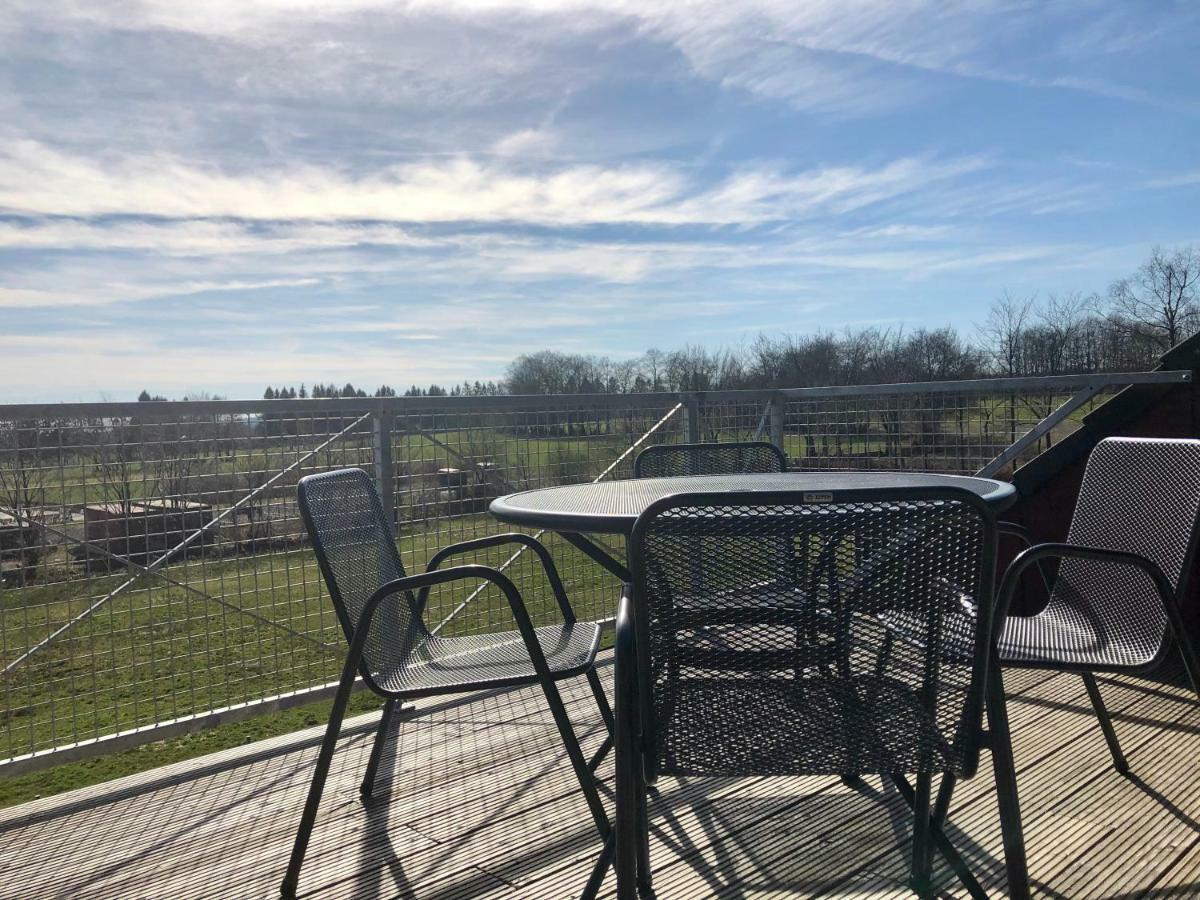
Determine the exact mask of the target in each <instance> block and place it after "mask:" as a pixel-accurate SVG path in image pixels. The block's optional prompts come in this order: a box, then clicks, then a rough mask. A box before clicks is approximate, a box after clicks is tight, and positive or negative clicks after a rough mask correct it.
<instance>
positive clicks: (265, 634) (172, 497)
mask: <svg viewBox="0 0 1200 900" xmlns="http://www.w3.org/2000/svg"><path fill="white" fill-rule="evenodd" d="M179 407H180V408H181V409H184V408H185V407H183V405H182V404H180V405H179ZM369 429H370V423H369V417H366V416H364V414H363V413H362V412H359V413H358V414H357V415H355V413H354V412H353V411H349V412H347V413H345V414H341V413H339V414H338V415H337V416H335V417H330V416H328V415H315V414H310V413H304V414H295V413H273V414H251V413H221V414H207V415H205V414H196V415H180V414H175V413H173V412H172V414H163V413H160V412H147V413H144V414H117V415H99V416H95V417H86V418H63V419H50V418H46V419H39V420H8V421H4V422H2V423H0V507H2V508H3V509H4V512H5V519H4V520H3V521H4V525H3V527H4V532H3V534H4V540H3V544H2V547H0V565H2V566H3V579H2V586H0V606H2V612H0V654H2V660H3V664H4V667H5V669H4V673H3V675H2V676H0V682H2V683H0V691H3V704H4V717H3V723H2V730H0V759H3V758H12V757H15V756H20V755H22V754H26V753H35V752H38V751H43V750H46V749H49V748H53V747H60V746H64V745H70V744H75V743H79V742H81V741H85V740H89V739H95V738H99V737H102V736H104V735H107V734H110V733H112V732H116V731H126V730H130V729H135V728H142V727H145V726H152V725H155V724H157V723H160V722H163V721H167V720H172V719H177V718H180V717H183V716H188V715H194V714H197V713H201V712H205V711H208V710H212V709H218V708H222V707H227V706H231V705H236V704H241V703H248V702H251V701H254V700H257V699H259V698H261V697H264V696H269V695H273V694H280V693H285V692H290V691H297V690H301V689H303V688H306V687H308V686H309V685H312V684H314V683H320V682H323V681H328V680H330V679H332V678H333V677H335V675H336V670H337V663H338V660H337V654H336V652H333V651H334V647H333V645H332V641H333V639H334V638H335V637H336V635H335V633H334V626H335V623H334V621H333V618H332V616H331V615H330V613H329V611H328V610H327V608H326V607H325V605H324V604H323V603H322V602H321V594H320V588H319V578H318V576H317V572H316V568H315V566H314V565H313V564H312V561H311V559H310V555H309V553H308V552H307V550H306V549H305V543H306V541H305V537H304V529H303V525H302V524H301V522H300V520H299V516H298V513H297V509H296V505H295V485H296V482H297V480H298V479H299V478H300V477H302V476H303V475H304V474H307V473H308V472H311V471H320V470H323V469H327V468H335V467H341V466H348V465H349V466H354V465H370V462H371V459H370V454H371V445H370V441H369V436H370V431H369Z"/></svg>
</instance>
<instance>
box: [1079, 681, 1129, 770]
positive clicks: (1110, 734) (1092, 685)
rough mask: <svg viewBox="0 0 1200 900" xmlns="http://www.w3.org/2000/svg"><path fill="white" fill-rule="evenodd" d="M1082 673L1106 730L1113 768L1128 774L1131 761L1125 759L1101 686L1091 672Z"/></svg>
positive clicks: (1105, 734) (1103, 729)
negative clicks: (1101, 692) (1101, 694)
mask: <svg viewBox="0 0 1200 900" xmlns="http://www.w3.org/2000/svg"><path fill="white" fill-rule="evenodd" d="M1081 674H1082V675H1083V686H1084V687H1086V688H1087V692H1088V697H1090V698H1091V701H1092V708H1093V709H1095V710H1096V718H1097V719H1099V720H1100V730H1101V731H1103V732H1104V740H1105V742H1106V743H1107V744H1108V752H1109V753H1111V754H1112V761H1113V768H1114V769H1116V770H1117V771H1118V772H1120V773H1121V774H1122V775H1127V774H1129V763H1128V762H1126V761H1125V754H1124V753H1122V752H1121V742H1120V741H1118V740H1117V732H1116V730H1115V729H1114V728H1113V724H1112V719H1111V718H1109V715H1108V709H1107V707H1105V705H1104V698H1103V697H1102V696H1100V686H1099V685H1098V684H1096V676H1094V675H1093V674H1092V673H1091V672H1083V673H1081Z"/></svg>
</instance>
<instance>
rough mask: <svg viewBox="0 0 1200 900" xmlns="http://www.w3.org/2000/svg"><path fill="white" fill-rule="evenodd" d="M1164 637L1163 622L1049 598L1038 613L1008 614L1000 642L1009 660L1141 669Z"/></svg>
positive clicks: (1031, 664)
mask: <svg viewBox="0 0 1200 900" xmlns="http://www.w3.org/2000/svg"><path fill="white" fill-rule="evenodd" d="M1162 637H1163V624H1162V623H1161V622H1157V621H1141V620H1137V621H1135V620H1131V619H1128V618H1127V619H1125V620H1120V619H1117V618H1115V617H1109V618H1108V619H1104V618H1101V617H1100V616H1097V615H1095V614H1092V615H1088V614H1086V613H1085V611H1083V610H1080V609H1075V608H1073V607H1071V606H1069V605H1067V604H1065V603H1051V604H1050V605H1049V606H1048V607H1047V608H1046V609H1045V610H1043V611H1042V612H1040V613H1038V614H1037V615H1036V616H1027V617H1022V616H1011V617H1009V618H1008V620H1007V621H1006V622H1005V623H1004V631H1003V633H1002V634H1001V635H1000V639H999V642H998V644H999V650H1000V661H1001V662H1002V663H1004V665H1006V666H1023V667H1027V668H1040V667H1042V666H1046V667H1054V666H1062V665H1070V666H1080V667H1087V668H1097V669H1138V668H1141V667H1143V666H1146V665H1149V664H1150V663H1152V662H1153V661H1154V660H1155V657H1156V656H1157V655H1158V653H1159V651H1160V649H1161V648H1162Z"/></svg>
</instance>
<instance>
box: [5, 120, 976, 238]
mask: <svg viewBox="0 0 1200 900" xmlns="http://www.w3.org/2000/svg"><path fill="white" fill-rule="evenodd" d="M982 165H983V163H982V162H981V161H980V160H977V159H965V160H951V161H948V162H936V161H930V160H921V159H901V160H897V161H895V162H892V163H889V164H887V165H885V166H882V167H879V168H875V169H869V168H863V167H855V166H837V167H831V168H824V169H816V170H811V171H804V172H799V173H789V172H785V171H783V170H782V169H780V168H779V167H777V166H763V165H752V166H745V167H741V168H739V169H736V170H734V171H733V172H732V174H729V175H727V176H726V177H724V178H723V179H721V180H718V181H716V182H715V183H712V184H708V183H705V182H704V181H701V180H700V179H698V178H696V177H694V175H693V174H692V173H690V172H688V171H686V170H684V169H681V168H678V167H674V166H671V165H669V164H666V163H659V162H655V163H640V164H629V165H616V166H596V165H573V166H559V167H550V168H543V169H539V170H529V169H526V168H523V167H521V166H520V165H517V164H510V163H495V162H480V161H478V160H475V159H472V158H469V157H465V156H464V157H459V158H455V159H451V160H429V161H424V162H420V163H414V164H407V165H398V166H388V167H385V168H383V169H380V170H376V171H374V172H371V173H369V174H363V175H358V176H355V175H351V174H347V173H345V172H343V171H339V170H337V169H335V168H332V167H327V166H326V167H322V166H312V165H302V164H293V165H292V166H290V167H287V168H286V169H284V170H282V171H272V172H269V173H262V172H253V173H245V174H243V173H228V172H225V171H221V170H219V169H217V168H215V167H212V166H203V165H199V164H196V163H193V162H189V161H186V160H183V159H179V158H176V157H167V156H139V157H126V158H119V159H113V160H100V159H92V158H87V157H83V156H79V155H72V154H68V153H65V152H61V151H57V150H54V149H53V148H50V147H47V146H45V145H44V144H39V143H37V142H33V141H28V140H25V141H16V142H14V143H13V144H11V145H10V146H9V147H8V148H7V149H6V150H0V209H4V208H7V209H8V210H10V211H12V212H16V213H20V214H24V215H42V216H47V215H57V216H105V215H148V216H167V217H180V218H214V217H231V218H238V219H254V220H267V221H277V220H311V221H318V222H319V221H339V220H342V221H344V220H380V221H390V222H405V223H433V222H516V223H527V224H538V225H560V226H562V225H567V226H578V225H591V224H638V225H651V224H653V225H684V224H702V225H753V224H760V223H763V222H769V221H773V220H782V219H789V218H794V217H797V216H805V215H812V214H814V213H816V212H820V211H832V212H835V213H836V212H845V211H848V210H852V209H857V208H859V207H862V206H865V205H868V204H872V203H876V202H879V201H880V200H884V199H887V198H890V197H895V196H898V195H901V194H904V193H907V192H909V191H912V190H915V189H918V188H920V187H924V186H926V185H929V184H930V183H933V182H936V181H941V180H946V179H952V178H955V177H957V176H959V175H962V174H965V173H968V172H972V171H975V170H977V169H979V168H980V167H981V166H982ZM8 233H9V234H10V235H12V236H14V237H15V238H17V239H19V237H20V235H19V234H16V233H15V232H14V231H13V229H8ZM210 239H218V240H219V235H218V236H215V237H214V236H210Z"/></svg>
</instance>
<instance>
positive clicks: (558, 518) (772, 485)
mask: <svg viewBox="0 0 1200 900" xmlns="http://www.w3.org/2000/svg"><path fill="white" fill-rule="evenodd" d="M937 487H957V488H965V489H967V490H969V491H973V492H974V493H976V494H978V495H979V496H981V497H982V498H983V499H984V500H986V501H987V502H988V503H989V504H991V506H992V507H993V508H994V509H995V510H996V511H997V512H1000V511H1002V510H1004V509H1007V508H1008V507H1009V506H1011V505H1012V504H1013V503H1014V502H1015V501H1016V499H1017V493H1016V489H1015V488H1013V486H1012V485H1011V484H1008V483H1007V482H1004V481H995V480H993V479H990V478H972V477H969V476H966V475H931V474H925V473H917V472H782V473H778V474H769V475H695V476H691V477H684V478H638V479H631V480H625V481H601V482H598V483H596V484H568V485H562V486H560V487H549V488H539V489H538V490H533V491H521V492H520V493H516V494H508V495H507V496H504V497H499V498H497V499H496V500H493V501H492V503H491V506H490V507H489V509H490V510H491V513H492V515H494V516H495V517H496V518H497V519H499V520H500V521H502V522H508V523H510V524H512V525H523V526H527V527H533V528H547V529H549V530H551V531H573V532H575V531H577V532H587V533H596V534H629V532H631V531H632V530H633V523H634V522H636V521H637V517H638V516H639V515H641V513H642V511H643V510H645V509H646V507H648V506H649V505H650V504H651V503H653V502H654V501H655V500H659V499H661V498H663V497H668V496H671V495H673V494H682V493H691V492H694V491H751V492H754V491H758V492H769V491H846V490H888V489H896V488H913V489H920V488H937Z"/></svg>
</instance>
